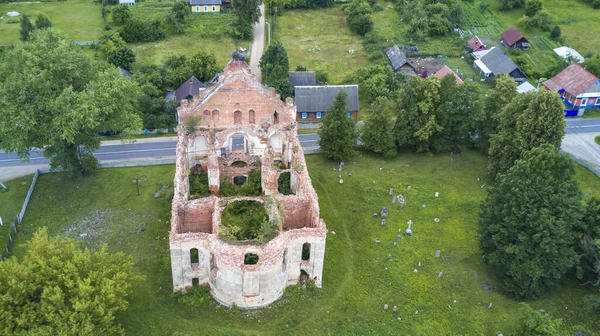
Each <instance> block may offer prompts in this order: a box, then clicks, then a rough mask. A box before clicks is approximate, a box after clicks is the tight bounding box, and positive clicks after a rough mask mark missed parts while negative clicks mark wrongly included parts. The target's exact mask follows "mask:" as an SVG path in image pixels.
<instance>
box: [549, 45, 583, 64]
mask: <svg viewBox="0 0 600 336" xmlns="http://www.w3.org/2000/svg"><path fill="white" fill-rule="evenodd" d="M553 50H554V53H555V54H556V55H558V56H559V57H560V58H562V59H564V60H565V61H567V62H569V63H570V62H571V61H575V62H577V63H583V62H584V61H585V59H584V58H583V56H581V54H580V53H578V52H577V50H575V49H573V48H569V47H558V48H556V49H553Z"/></svg>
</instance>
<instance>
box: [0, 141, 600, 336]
mask: <svg viewBox="0 0 600 336" xmlns="http://www.w3.org/2000/svg"><path fill="white" fill-rule="evenodd" d="M306 159H307V165H308V168H309V171H310V175H311V178H312V182H313V185H314V187H315V189H316V190H317V193H318V195H319V204H320V206H321V217H323V219H324V220H325V221H326V223H327V226H328V229H329V234H328V237H327V250H326V254H325V269H324V276H323V288H322V289H321V290H304V289H300V288H298V287H290V288H288V289H287V290H286V293H285V295H284V297H283V298H282V299H280V300H279V301H277V302H276V303H274V304H273V305H271V307H270V308H268V309H260V310H252V311H230V310H228V309H226V308H223V307H221V306H219V305H218V304H217V303H215V302H214V301H213V300H212V299H211V300H208V301H206V303H205V304H203V305H202V306H201V307H198V308H196V307H191V306H187V305H184V304H181V303H179V302H177V301H176V300H175V299H174V298H173V297H172V294H171V270H170V262H169V244H168V230H169V218H170V199H169V198H170V197H169V196H170V195H165V196H164V197H160V198H158V199H155V198H153V194H154V193H155V192H156V191H157V190H158V189H159V188H160V187H161V186H163V185H170V184H171V183H172V180H173V173H174V167H173V166H170V165H168V166H155V167H138V168H120V169H108V170H101V171H99V172H98V173H96V174H95V175H92V176H88V177H84V178H77V179H68V178H67V177H66V175H64V174H47V175H42V176H40V179H39V181H38V185H37V187H36V190H35V192H34V194H33V197H32V200H31V203H30V207H29V209H28V212H27V214H26V215H25V219H24V223H23V224H22V227H21V233H20V236H19V237H18V243H23V242H26V241H27V240H29V239H30V238H31V237H32V235H33V233H34V232H35V231H36V230H37V229H38V228H39V227H41V226H44V225H46V226H48V232H49V233H50V234H51V235H54V236H57V235H61V236H69V237H74V238H78V239H80V241H81V242H82V245H83V246H90V247H93V248H97V247H98V246H100V245H101V244H103V243H106V244H108V246H109V247H110V249H111V250H113V251H124V252H126V253H128V254H131V255H133V257H134V260H135V270H136V272H137V273H139V274H143V275H144V276H145V279H144V280H143V281H141V282H140V283H139V284H137V285H136V286H135V287H134V288H135V289H134V291H133V293H132V295H131V297H130V301H131V305H130V307H129V309H128V310H127V311H125V312H124V313H122V314H120V315H119V316H118V322H119V323H120V324H122V325H123V326H124V328H125V330H126V333H127V334H128V335H173V334H175V333H177V332H178V335H197V334H211V335H233V334H235V335H238V334H260V335H275V334H277V335H281V334H309V335H323V334H329V335H392V334H393V335H497V334H499V333H503V334H504V335H514V334H515V327H516V326H517V323H518V319H519V318H520V316H519V308H520V305H519V303H518V302H516V301H514V300H511V299H508V298H506V297H504V296H503V295H502V294H501V293H500V292H499V289H498V285H499V282H500V280H499V279H498V278H496V277H495V276H494V275H493V274H492V273H491V272H490V270H489V269H488V268H487V267H486V266H485V265H484V264H483V262H482V259H481V251H480V250H479V248H478V243H477V238H476V237H475V235H476V232H477V212H478V210H479V202H480V201H481V200H482V198H483V197H484V196H485V191H486V187H484V188H481V185H482V184H484V183H485V184H487V183H488V182H487V181H483V180H477V179H478V178H480V179H481V178H483V173H484V171H485V164H486V159H485V157H483V156H482V155H481V154H479V153H478V152H474V151H465V152H463V153H462V155H460V156H457V155H455V156H454V162H452V163H451V162H450V156H449V155H448V154H445V155H426V154H418V155H417V154H409V153H402V154H401V155H399V157H398V158H397V159H395V160H392V161H385V160H382V159H380V158H378V157H373V156H370V155H367V154H363V155H360V156H358V157H357V158H356V159H355V160H356V161H357V165H356V166H352V165H351V164H348V165H346V168H345V170H344V172H343V173H342V174H343V175H344V184H342V185H340V184H339V183H338V177H337V175H338V174H339V173H338V172H334V171H332V167H337V163H335V162H332V161H329V160H327V159H325V158H324V157H323V156H321V155H309V156H307V157H306ZM380 168H383V170H380ZM347 173H352V176H351V177H350V176H346V174H347ZM143 175H146V177H147V179H146V180H145V181H143V182H142V183H141V192H142V195H141V196H136V191H135V184H134V183H133V182H132V180H133V179H134V178H139V177H141V176H143ZM577 179H578V180H579V181H581V182H582V184H583V187H582V188H583V190H584V191H585V192H587V193H588V194H589V195H590V196H594V195H595V196H598V195H600V180H599V179H598V178H597V177H596V176H595V175H593V174H591V173H590V172H588V171H587V170H585V169H583V168H578V171H577ZM409 185H410V186H411V187H412V190H410V191H408V190H407V187H408V186H409ZM390 188H393V189H394V191H395V193H396V194H398V193H402V194H403V195H404V197H405V199H406V206H405V207H404V209H400V207H399V206H398V204H392V203H391V196H389V195H388V191H389V189H390ZM436 191H439V192H440V196H439V197H438V198H436V197H434V193H435V192H436ZM1 195H2V194H0V197H2V196H1ZM17 198H18V200H17V203H18V204H20V203H19V202H21V197H20V196H19V197H17ZM11 200H12V199H11ZM422 204H426V205H427V207H426V208H425V209H423V208H422V207H421V205H422ZM381 207H388V208H389V209H390V215H389V217H388V219H387V222H388V224H387V225H386V226H381V225H380V218H373V216H372V214H373V213H374V212H378V211H379V210H380V209H381ZM353 209H356V212H354V211H353ZM434 218H439V219H440V221H439V223H436V222H434ZM408 220H413V221H414V223H415V224H414V226H413V232H414V235H413V236H412V237H404V236H403V238H402V240H401V241H400V243H399V244H398V246H397V247H394V246H393V244H392V243H393V242H394V239H395V237H396V235H397V234H398V232H399V230H400V231H401V232H403V231H404V229H405V228H406V222H407V221H408ZM333 231H335V235H334V234H333ZM376 239H380V240H381V243H380V244H376V243H375V240H376ZM438 249H439V250H441V251H442V258H439V259H436V258H434V255H435V251H436V250H438ZM24 251H25V248H24V247H23V246H21V247H19V248H18V250H17V251H16V254H17V256H20V255H22V254H23V252H24ZM388 255H392V260H388ZM446 256H448V257H449V259H448V260H447V261H446V260H445V257H446ZM418 262H422V266H421V267H418V266H417V264H418ZM386 268H387V269H386ZM414 269H418V273H415V272H414V271H413V270H414ZM439 272H444V275H443V277H442V278H439V277H438V273H439ZM484 284H486V285H488V286H489V288H490V289H488V290H484V289H483V285H484ZM590 293H592V290H590V289H589V288H587V287H582V286H579V284H578V283H577V282H576V281H568V282H566V284H565V285H564V286H563V287H562V288H561V290H560V291H555V292H551V293H549V294H548V295H546V296H544V297H543V298H541V299H539V300H536V301H533V302H530V305H531V306H532V307H533V308H535V309H545V310H546V311H547V312H548V313H550V314H552V316H554V317H557V318H558V317H564V318H566V319H568V320H567V322H566V323H565V329H566V330H567V331H570V332H571V334H572V332H573V330H576V329H577V330H584V331H587V332H594V330H598V328H600V324H599V321H598V319H597V316H595V315H592V314H591V313H590V312H587V311H586V310H585V307H584V306H583V305H582V304H581V298H582V297H583V296H584V295H586V294H590ZM454 300H456V302H455V301H454ZM386 303H387V304H389V305H390V307H391V306H394V305H396V306H398V313H397V314H392V313H391V311H388V312H384V311H383V305H384V304H386ZM490 303H492V304H493V307H492V308H489V309H488V305H489V304H490ZM390 309H391V308H390ZM416 311H418V312H419V313H418V314H415V312H416ZM398 316H400V317H402V321H398V320H397V317H398Z"/></svg>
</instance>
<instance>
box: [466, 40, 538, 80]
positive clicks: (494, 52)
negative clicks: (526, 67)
mask: <svg viewBox="0 0 600 336" xmlns="http://www.w3.org/2000/svg"><path fill="white" fill-rule="evenodd" d="M479 61H480V63H483V64H484V65H485V67H487V69H481V66H479V68H480V71H483V70H485V71H483V72H485V73H489V75H486V76H488V77H495V76H498V75H501V74H508V75H509V76H511V77H513V78H514V79H515V80H517V81H521V82H522V81H525V79H526V78H527V76H526V75H525V73H524V72H523V71H521V69H519V67H518V66H517V65H516V64H515V62H513V61H512V60H511V59H510V57H508V55H506V54H505V53H504V52H503V51H502V50H500V48H493V49H491V50H490V51H489V52H488V53H487V54H485V56H483V57H481V58H480V59H479ZM475 64H476V65H479V64H478V63H477V61H476V62H475Z"/></svg>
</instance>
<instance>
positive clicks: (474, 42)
mask: <svg viewBox="0 0 600 336" xmlns="http://www.w3.org/2000/svg"><path fill="white" fill-rule="evenodd" d="M469 48H471V50H473V51H479V50H481V48H483V50H485V46H484V45H483V43H482V42H481V40H480V39H479V37H477V36H473V38H472V39H470V40H469Z"/></svg>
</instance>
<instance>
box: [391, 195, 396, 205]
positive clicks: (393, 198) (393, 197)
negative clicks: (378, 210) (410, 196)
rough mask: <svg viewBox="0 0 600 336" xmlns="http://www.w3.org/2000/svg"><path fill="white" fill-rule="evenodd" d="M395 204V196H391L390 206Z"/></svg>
mask: <svg viewBox="0 0 600 336" xmlns="http://www.w3.org/2000/svg"><path fill="white" fill-rule="evenodd" d="M395 203H396V196H392V204H395Z"/></svg>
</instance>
